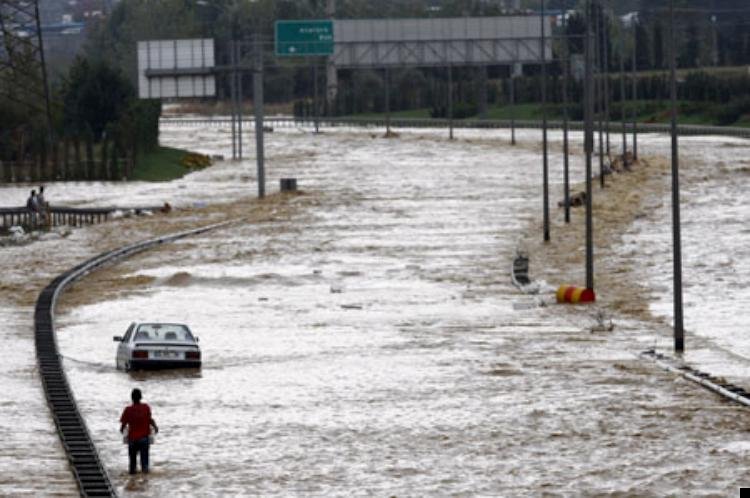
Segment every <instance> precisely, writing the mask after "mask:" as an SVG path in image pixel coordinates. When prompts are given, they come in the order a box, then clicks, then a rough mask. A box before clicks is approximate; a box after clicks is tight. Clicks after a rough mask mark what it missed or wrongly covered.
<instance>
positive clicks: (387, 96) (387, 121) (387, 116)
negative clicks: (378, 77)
mask: <svg viewBox="0 0 750 498" xmlns="http://www.w3.org/2000/svg"><path fill="white" fill-rule="evenodd" d="M384 77H385V136H386V137H390V136H391V70H390V69H389V68H388V66H386V67H385V76H384Z"/></svg>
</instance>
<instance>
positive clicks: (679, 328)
mask: <svg viewBox="0 0 750 498" xmlns="http://www.w3.org/2000/svg"><path fill="white" fill-rule="evenodd" d="M669 46H670V53H669V59H670V60H669V73H670V93H671V98H672V126H671V131H672V248H673V264H674V272H673V273H674V275H673V276H674V350H675V352H677V353H683V352H684V351H685V329H684V324H683V316H682V243H681V235H680V159H679V148H678V143H677V70H676V59H677V51H676V50H675V23H674V0H669Z"/></svg>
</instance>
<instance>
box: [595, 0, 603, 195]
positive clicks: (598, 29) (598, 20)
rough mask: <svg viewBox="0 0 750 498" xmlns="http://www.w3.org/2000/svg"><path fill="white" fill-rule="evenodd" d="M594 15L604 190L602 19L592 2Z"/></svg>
mask: <svg viewBox="0 0 750 498" xmlns="http://www.w3.org/2000/svg"><path fill="white" fill-rule="evenodd" d="M593 6H594V15H595V16H596V67H597V69H598V73H599V74H598V76H599V77H598V78H597V85H596V88H597V90H595V91H597V92H598V98H597V99H596V101H597V114H598V118H599V185H600V186H601V188H604V120H603V114H604V75H603V71H602V59H603V56H602V36H601V33H602V18H601V4H600V3H599V2H598V1H597V0H594V4H593Z"/></svg>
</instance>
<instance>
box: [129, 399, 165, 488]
mask: <svg viewBox="0 0 750 498" xmlns="http://www.w3.org/2000/svg"><path fill="white" fill-rule="evenodd" d="M142 397H143V395H142V394H141V390H140V389H133V392H131V393H130V398H131V399H132V400H133V404H132V405H130V406H128V407H126V408H125V410H124V411H123V412H122V416H121V417H120V432H121V433H122V432H123V431H124V430H125V428H126V427H127V429H128V458H129V460H130V473H131V474H135V467H136V455H138V454H139V453H140V455H141V471H142V472H143V473H144V474H148V450H149V446H150V443H149V432H150V430H149V429H150V427H153V428H154V434H156V433H158V432H159V428H158V427H157V426H156V422H155V421H154V419H153V418H152V417H151V407H149V406H148V405H147V404H146V403H141V398H142Z"/></svg>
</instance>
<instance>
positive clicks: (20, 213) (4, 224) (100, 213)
mask: <svg viewBox="0 0 750 498" xmlns="http://www.w3.org/2000/svg"><path fill="white" fill-rule="evenodd" d="M163 209H164V206H148V207H103V208H74V207H66V206H50V207H49V208H47V209H46V210H44V211H43V212H36V211H31V210H29V209H28V208H26V207H0V228H4V229H8V228H10V227H12V226H21V227H25V228H27V229H29V230H35V229H38V228H46V227H54V226H63V225H68V226H83V225H93V224H94V223H101V222H104V221H107V220H108V219H110V218H111V217H112V214H113V213H115V212H116V211H122V212H127V211H135V213H136V214H139V213H142V212H144V211H152V212H155V211H159V210H163Z"/></svg>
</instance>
